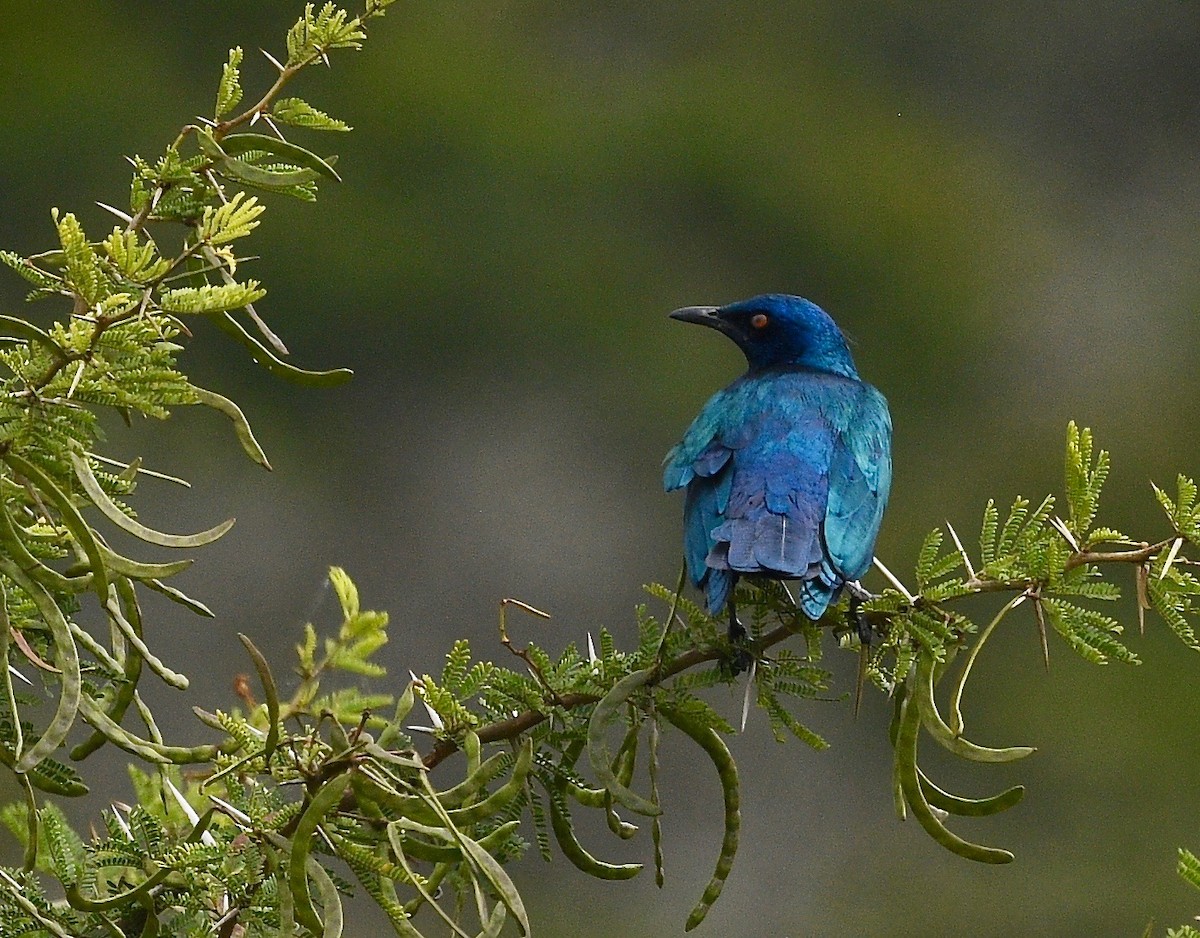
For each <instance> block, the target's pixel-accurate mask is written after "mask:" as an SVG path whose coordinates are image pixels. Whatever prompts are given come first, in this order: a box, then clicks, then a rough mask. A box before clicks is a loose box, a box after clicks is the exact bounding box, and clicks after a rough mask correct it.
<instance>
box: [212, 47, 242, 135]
mask: <svg viewBox="0 0 1200 938" xmlns="http://www.w3.org/2000/svg"><path fill="white" fill-rule="evenodd" d="M241 64H242V47H241V46H234V47H233V48H232V49H230V50H229V61H228V62H226V63H225V65H224V66H222V68H221V81H220V83H219V84H218V85H217V106H216V108H215V109H214V111H213V115H214V116H215V117H216V118H217V119H218V120H220V119H221V118H222V117H224V116H225V115H226V114H228V113H229V112H230V111H232V110H233V109H234V108H235V107H237V105H238V102H239V101H241V100H242V82H241V72H240V66H241Z"/></svg>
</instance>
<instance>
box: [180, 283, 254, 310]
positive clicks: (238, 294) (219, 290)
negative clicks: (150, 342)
mask: <svg viewBox="0 0 1200 938" xmlns="http://www.w3.org/2000/svg"><path fill="white" fill-rule="evenodd" d="M266 295H267V291H266V290H264V289H262V288H261V287H260V286H259V284H258V281H257V280H247V281H246V282H245V283H225V284H219V285H217V284H208V285H206V286H203V287H179V288H177V289H175V290H167V291H166V292H165V293H163V295H162V297H161V299H160V300H159V302H160V304H161V305H162V308H163V309H164V310H165V311H166V312H168V313H178V314H186V313H224V312H228V311H229V310H233V309H241V308H242V307H244V306H248V305H249V304H251V303H257V302H258V301H259V300H261V299H262V298H263V297H264V296H266Z"/></svg>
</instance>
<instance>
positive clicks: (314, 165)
mask: <svg viewBox="0 0 1200 938" xmlns="http://www.w3.org/2000/svg"><path fill="white" fill-rule="evenodd" d="M220 149H221V150H224V151H225V153H226V154H228V155H229V156H240V155H241V154H243V153H250V152H251V151H255V150H259V151H264V152H266V153H270V154H271V155H272V156H278V157H279V158H280V160H282V161H283V162H285V163H291V164H293V165H294V166H303V167H304V168H305V169H311V170H312V171H313V172H316V173H320V174H321V175H322V176H326V177H328V178H329V179H333V180H335V181H336V182H341V181H342V177H341V176H339V175H338V174H337V171H336V170H334V168H333V166H331V165H330V164H329V163H327V162H326V161H325V160H323V159H321V157H319V156H317V154H315V153H313V152H312V151H311V150H306V149H304V147H301V146H297V145H296V144H294V143H288V141H286V140H280V139H279V138H278V137H268V136H266V135H264V134H232V135H230V136H228V137H222V138H221V144H220ZM205 152H207V151H205ZM208 155H210V156H212V155H213V154H211V153H210V154H208Z"/></svg>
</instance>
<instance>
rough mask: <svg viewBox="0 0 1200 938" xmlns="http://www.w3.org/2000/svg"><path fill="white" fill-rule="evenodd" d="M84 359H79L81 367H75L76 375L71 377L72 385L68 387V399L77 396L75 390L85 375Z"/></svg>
mask: <svg viewBox="0 0 1200 938" xmlns="http://www.w3.org/2000/svg"><path fill="white" fill-rule="evenodd" d="M83 369H84V361H83V359H82V358H81V359H80V360H79V367H78V368H76V369H75V377H74V378H72V379H71V386H70V387H69V388H67V400H68V401H69V400H70V399H71V398H73V397H74V396H75V391H76V389H77V388H78V387H79V379H80V378H82V377H83Z"/></svg>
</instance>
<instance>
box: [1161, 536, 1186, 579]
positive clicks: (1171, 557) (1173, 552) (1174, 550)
mask: <svg viewBox="0 0 1200 938" xmlns="http://www.w3.org/2000/svg"><path fill="white" fill-rule="evenodd" d="M1182 546H1183V538H1182V537H1177V538H1175V540H1173V541H1172V542H1171V549H1170V551H1168V552H1167V559H1166V561H1165V562H1164V563H1163V568H1162V569H1161V570H1159V571H1158V578H1159V579H1160V580H1161V579H1162V578H1163V577H1165V576H1166V575H1167V571H1168V570H1170V569H1171V564H1173V563H1174V562H1175V558H1176V556H1178V554H1179V548H1181V547H1182Z"/></svg>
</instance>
